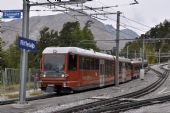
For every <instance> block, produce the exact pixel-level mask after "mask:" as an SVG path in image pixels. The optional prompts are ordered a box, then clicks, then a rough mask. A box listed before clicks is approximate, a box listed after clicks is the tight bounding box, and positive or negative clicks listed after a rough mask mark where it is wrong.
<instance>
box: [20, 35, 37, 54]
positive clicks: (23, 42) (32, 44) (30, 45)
mask: <svg viewBox="0 0 170 113" xmlns="http://www.w3.org/2000/svg"><path fill="white" fill-rule="evenodd" d="M36 46H37V43H36V41H34V40H31V39H28V38H22V37H19V38H18V47H19V48H21V49H26V50H31V51H36V49H37V47H36Z"/></svg>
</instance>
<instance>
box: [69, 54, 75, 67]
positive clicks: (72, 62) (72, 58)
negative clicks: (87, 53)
mask: <svg viewBox="0 0 170 113" xmlns="http://www.w3.org/2000/svg"><path fill="white" fill-rule="evenodd" d="M68 61H69V63H68V69H69V70H76V69H77V55H71V54H70V55H69V57H68Z"/></svg>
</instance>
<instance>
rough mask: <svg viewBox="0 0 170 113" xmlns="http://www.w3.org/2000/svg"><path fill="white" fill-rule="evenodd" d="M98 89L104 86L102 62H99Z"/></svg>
mask: <svg viewBox="0 0 170 113" xmlns="http://www.w3.org/2000/svg"><path fill="white" fill-rule="evenodd" d="M99 68H100V87H102V86H104V74H105V73H104V60H100V66H99Z"/></svg>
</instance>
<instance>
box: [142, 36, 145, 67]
mask: <svg viewBox="0 0 170 113" xmlns="http://www.w3.org/2000/svg"><path fill="white" fill-rule="evenodd" d="M144 38H145V37H144V36H143V40H142V69H144V52H145V39H144Z"/></svg>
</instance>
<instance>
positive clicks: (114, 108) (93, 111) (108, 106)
mask: <svg viewBox="0 0 170 113" xmlns="http://www.w3.org/2000/svg"><path fill="white" fill-rule="evenodd" d="M150 70H152V71H154V72H155V73H156V74H157V75H158V76H159V79H158V80H157V81H155V82H154V83H152V84H151V85H149V86H148V87H145V88H143V89H141V90H138V91H134V92H132V93H128V94H124V95H121V96H118V97H114V98H111V99H106V100H102V101H97V102H93V103H88V104H85V105H80V106H75V107H72V108H68V109H65V110H62V111H56V113H100V112H107V113H109V112H111V113H117V112H119V111H126V110H129V109H132V108H137V107H141V106H144V105H151V104H156V103H160V102H164V101H167V100H170V99H168V98H170V96H167V97H160V98H154V99H147V100H141V101H137V100H134V98H139V97H141V96H144V95H147V94H149V93H151V92H153V91H155V90H156V89H158V88H159V87H160V86H161V85H162V84H163V83H164V82H165V80H166V79H167V77H168V75H169V71H167V70H165V71H164V73H161V72H159V71H156V70H154V69H152V68H150ZM129 98H133V99H129Z"/></svg>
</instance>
